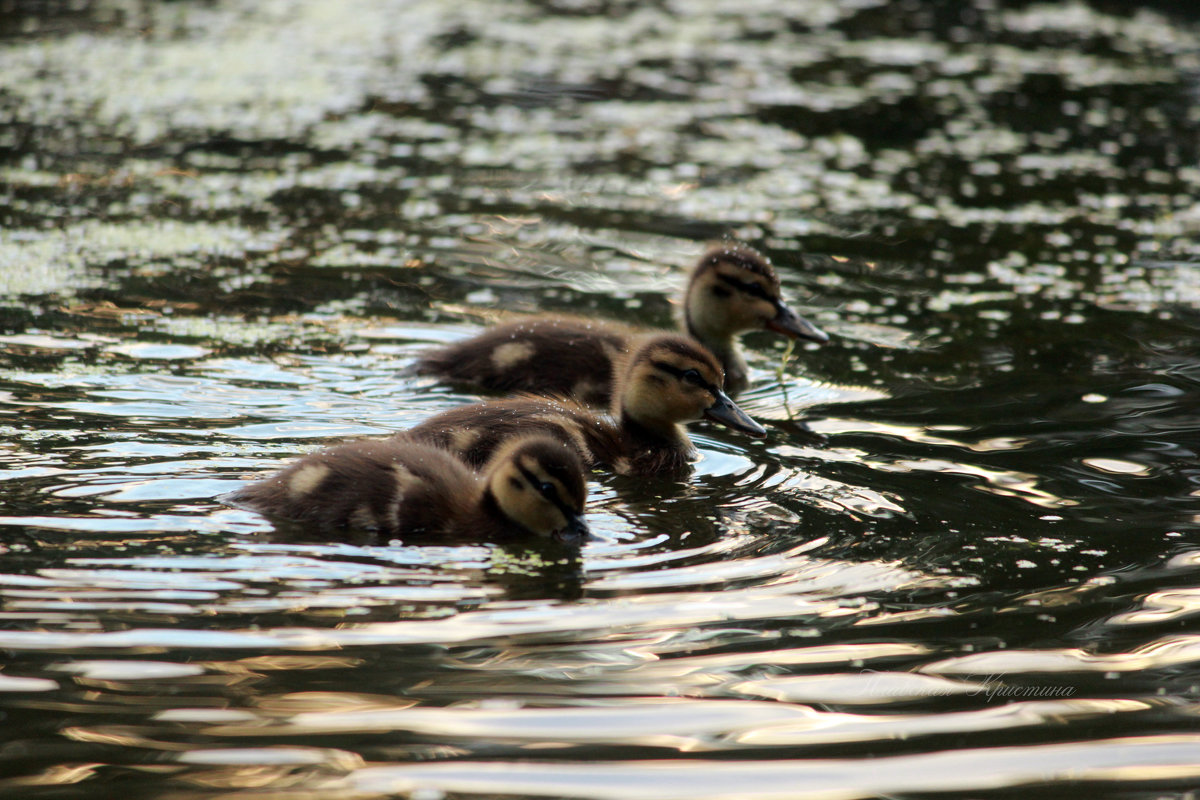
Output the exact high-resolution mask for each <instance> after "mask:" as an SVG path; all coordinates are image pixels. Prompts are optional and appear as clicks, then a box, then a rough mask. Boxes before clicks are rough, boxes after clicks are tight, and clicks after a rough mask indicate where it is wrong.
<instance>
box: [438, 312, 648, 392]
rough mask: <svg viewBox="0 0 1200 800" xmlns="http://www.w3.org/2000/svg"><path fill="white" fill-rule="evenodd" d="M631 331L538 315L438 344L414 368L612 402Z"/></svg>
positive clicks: (489, 386) (487, 385)
mask: <svg viewBox="0 0 1200 800" xmlns="http://www.w3.org/2000/svg"><path fill="white" fill-rule="evenodd" d="M631 335H632V331H630V330H628V329H626V328H624V327H623V326H621V325H618V324H616V323H607V322H597V321H592V320H587V319H583V318H577V317H557V316H555V317H536V318H533V319H529V320H522V321H520V322H510V323H507V324H504V325H498V326H496V327H494V328H490V329H488V330H486V331H484V332H483V333H481V334H479V335H478V336H473V337H471V338H470V339H464V340H463V341H460V342H454V343H452V344H450V345H446V346H445V347H439V348H437V349H435V350H433V351H431V352H429V353H427V354H426V355H424V356H422V357H421V359H420V360H419V361H418V362H417V364H416V365H415V367H414V370H415V371H416V372H417V373H420V374H426V375H434V376H437V377H438V378H441V379H442V380H446V381H450V382H453V383H459V384H464V385H467V386H473V387H477V388H481V389H484V390H486V391H489V392H497V393H511V392H532V393H535V394H543V395H562V396H574V397H578V398H580V399H581V400H583V401H584V402H587V403H594V404H597V405H607V403H608V400H609V397H610V396H611V392H612V369H613V363H614V361H615V360H616V359H617V358H618V357H619V356H620V355H621V354H622V353H623V352H624V351H625V348H626V346H627V344H628V342H629V339H630V337H631Z"/></svg>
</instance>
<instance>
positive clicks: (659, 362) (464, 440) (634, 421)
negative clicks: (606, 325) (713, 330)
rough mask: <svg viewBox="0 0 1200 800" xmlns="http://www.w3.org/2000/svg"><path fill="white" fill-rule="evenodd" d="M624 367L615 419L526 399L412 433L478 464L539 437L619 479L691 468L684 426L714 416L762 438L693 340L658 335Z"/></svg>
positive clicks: (462, 412)
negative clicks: (516, 442) (523, 439)
mask: <svg viewBox="0 0 1200 800" xmlns="http://www.w3.org/2000/svg"><path fill="white" fill-rule="evenodd" d="M619 369H620V371H621V377H620V379H619V380H618V382H617V391H616V393H615V395H614V398H613V401H612V403H613V404H612V412H611V415H610V416H600V415H598V414H596V413H595V412H593V411H592V410H591V409H589V408H587V407H586V406H584V405H583V404H581V403H579V402H578V401H576V400H573V399H568V398H547V397H538V396H534V395H525V396H521V397H514V398H506V399H503V400H492V401H485V402H480V403H472V404H470V405H465V406H459V407H457V408H452V409H450V410H448V411H445V412H442V413H441V414H436V415H434V416H433V417H430V418H429V419H427V420H425V421H424V422H422V423H421V424H419V425H417V426H415V427H413V428H411V429H409V430H408V431H407V433H406V435H408V436H410V437H412V438H415V439H417V440H420V441H424V442H429V443H431V444H434V445H437V446H439V447H444V448H446V449H448V450H450V451H451V452H453V453H455V454H456V455H458V456H459V457H461V458H463V459H464V460H465V461H466V462H467V463H468V464H471V465H479V464H482V463H484V462H486V461H487V459H488V458H490V457H491V454H492V453H493V452H494V451H495V450H496V448H497V447H499V446H500V445H502V444H503V443H504V442H505V441H507V440H508V439H510V438H512V437H514V436H520V435H523V434H526V433H539V434H543V435H547V436H549V437H551V438H553V439H555V440H556V441H559V442H562V443H563V444H565V445H567V446H569V447H572V448H573V449H575V451H576V452H577V453H578V454H579V456H580V458H581V459H582V461H583V462H584V464H585V465H588V466H591V465H594V464H607V465H609V466H610V467H612V469H613V470H614V471H615V472H617V473H620V474H629V475H649V474H654V473H658V472H674V471H681V470H685V469H687V467H688V463H689V462H690V459H691V457H692V455H693V453H694V450H693V448H692V445H691V441H690V440H689V439H688V437H687V434H686V433H685V432H684V430H683V428H682V427H681V424H682V423H686V422H691V421H693V420H699V419H703V418H708V419H713V420H715V421H717V422H721V423H723V424H725V425H728V426H729V427H732V428H734V429H736V430H742V431H744V432H746V433H749V434H751V435H755V436H761V435H762V434H763V429H762V428H761V427H760V426H759V425H758V424H757V423H755V422H754V421H753V420H752V419H750V418H749V417H748V416H746V415H745V414H744V413H743V412H742V411H741V409H739V408H737V406H736V405H735V404H734V403H733V402H732V401H731V400H730V399H729V398H728V397H727V396H726V395H725V394H724V393H723V392H722V391H721V388H720V387H721V381H722V373H721V366H720V364H719V363H718V362H717V360H716V359H715V358H714V357H713V355H712V354H711V353H708V352H707V351H706V350H705V349H704V348H703V347H701V346H700V345H699V344H697V343H696V342H695V341H693V340H691V339H688V338H687V337H684V336H680V335H676V334H660V335H655V336H648V337H645V338H644V339H639V340H637V345H636V346H635V347H634V348H633V350H632V352H631V353H630V354H629V355H627V356H625V357H623V358H622V359H621V360H620V367H619Z"/></svg>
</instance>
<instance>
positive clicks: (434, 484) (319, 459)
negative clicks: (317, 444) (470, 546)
mask: <svg viewBox="0 0 1200 800" xmlns="http://www.w3.org/2000/svg"><path fill="white" fill-rule="evenodd" d="M482 491H483V483H482V481H481V479H480V477H479V476H478V475H477V474H475V473H474V472H473V471H471V470H470V469H468V468H467V467H466V465H464V464H463V463H462V462H461V461H459V460H458V459H456V458H455V457H454V456H452V455H451V454H450V453H447V452H446V451H444V450H441V449H438V448H436V447H431V446H429V445H427V444H422V443H420V442H416V441H412V440H407V439H403V438H392V439H387V440H361V441H355V442H348V443H346V444H342V445H337V446H334V447H330V448H328V449H325V450H322V451H319V452H317V453H313V454H311V455H308V456H305V457H304V458H301V459H300V460H299V461H296V462H294V463H292V464H291V465H289V466H287V467H285V468H284V469H282V470H280V471H279V472H277V473H275V474H274V475H271V476H269V477H267V478H264V479H263V480H260V481H257V482H255V483H252V484H250V485H248V486H244V487H242V488H241V489H238V490H236V491H234V492H231V493H230V494H229V495H227V496H226V497H225V498H223V499H224V500H225V501H226V502H228V503H229V504H230V505H234V506H238V507H241V508H248V509H251V510H253V511H258V512H259V513H261V514H264V515H266V516H270V517H277V518H280V519H287V520H292V521H295V522H302V523H307V524H311V525H313V526H314V527H316V528H318V529H320V530H322V531H325V532H334V531H337V530H340V529H346V528H357V529H365V530H370V531H375V532H377V533H378V534H380V535H381V536H386V537H395V536H399V535H401V534H402V533H403V534H407V535H413V536H423V535H428V536H433V537H437V536H443V535H446V534H448V533H449V532H450V531H451V530H452V529H453V528H454V524H455V521H456V520H459V519H462V518H464V517H466V515H467V512H468V511H470V510H472V509H473V507H474V505H475V504H477V503H478V502H479V498H480V497H481V496H482Z"/></svg>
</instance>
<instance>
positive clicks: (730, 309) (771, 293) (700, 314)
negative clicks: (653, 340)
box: [684, 245, 829, 349]
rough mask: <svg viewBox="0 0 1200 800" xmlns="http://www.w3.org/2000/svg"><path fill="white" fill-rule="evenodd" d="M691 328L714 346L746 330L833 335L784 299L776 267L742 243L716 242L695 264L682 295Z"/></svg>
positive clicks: (812, 337) (814, 337)
mask: <svg viewBox="0 0 1200 800" xmlns="http://www.w3.org/2000/svg"><path fill="white" fill-rule="evenodd" d="M684 317H685V319H684V321H685V323H686V324H687V329H688V332H690V333H691V334H692V335H693V336H695V337H696V338H697V339H699V340H700V341H702V342H704V343H705V344H707V345H708V346H709V347H711V348H714V349H722V348H724V347H727V346H728V345H727V344H726V343H728V342H730V340H731V339H732V338H733V337H734V336H736V335H737V334H739V333H742V332H745V331H757V330H769V331H774V332H776V333H781V334H783V335H785V336H789V337H791V338H793V339H807V340H809V341H813V342H821V343H823V342H827V341H829V336H828V335H827V334H826V333H825V332H824V331H822V330H821V329H820V328H818V327H817V326H816V325H813V324H812V323H811V322H809V321H808V320H806V319H804V318H803V317H801V316H800V315H799V314H797V313H796V312H795V311H793V310H792V309H791V307H789V306H788V304H787V303H785V302H784V301H783V297H782V296H781V294H780V288H779V276H778V275H777V274H776V273H775V268H774V267H772V266H771V263H770V262H769V261H767V259H766V258H765V257H764V256H763V255H761V254H760V253H759V252H758V251H757V250H754V249H753V248H750V247H746V246H744V245H729V246H719V247H714V248H713V249H711V250H709V251H708V252H707V253H706V254H705V255H704V257H703V258H701V259H700V261H699V263H697V264H696V267H695V269H694V270H692V277H691V281H690V282H689V283H688V289H687V295H686V296H685V298H684Z"/></svg>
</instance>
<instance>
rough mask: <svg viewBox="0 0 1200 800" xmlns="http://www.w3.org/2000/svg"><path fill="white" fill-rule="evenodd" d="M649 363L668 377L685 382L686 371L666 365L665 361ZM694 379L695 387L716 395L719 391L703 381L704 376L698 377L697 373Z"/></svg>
mask: <svg viewBox="0 0 1200 800" xmlns="http://www.w3.org/2000/svg"><path fill="white" fill-rule="evenodd" d="M650 363H651V364H652V365H653V366H654V367H655V368H656V369H661V370H662V371H663V372H665V373H667V374H668V375H674V376H675V377H676V378H678V379H679V380H681V381H682V380H687V378H685V377H684V376H685V375H687V373H688V370H686V369H680V368H679V367H676V366H673V365H671V364H668V363H667V362H665V361H651V362H650ZM696 378H697V380H695V381H693V383H695V384H696V385H697V386H700V387H701V388H703V389H706V390H708V391H709V392H712V393H713V394H717V393H719V392H720V391H721V390H720V389H718V388H717V387H716V386H714V385H713V384H711V383H709V382H708V381H706V380H704V376H702V375H700V373H699V372H697V373H696Z"/></svg>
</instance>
